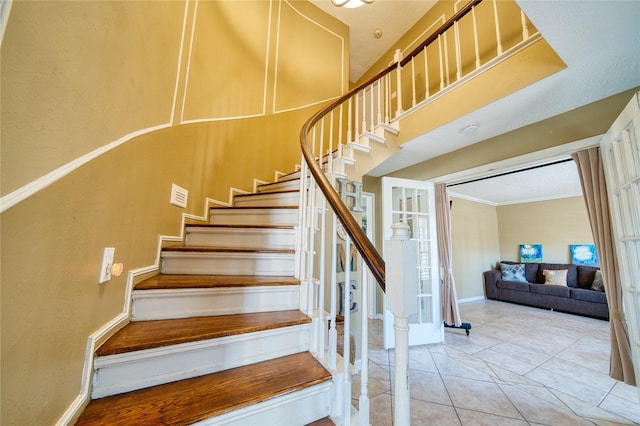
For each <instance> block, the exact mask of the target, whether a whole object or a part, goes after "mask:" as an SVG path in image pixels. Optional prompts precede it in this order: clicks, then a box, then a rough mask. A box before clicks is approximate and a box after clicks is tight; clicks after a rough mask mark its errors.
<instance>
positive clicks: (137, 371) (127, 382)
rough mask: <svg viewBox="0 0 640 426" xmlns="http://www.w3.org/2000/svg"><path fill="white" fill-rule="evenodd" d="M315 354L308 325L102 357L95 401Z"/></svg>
mask: <svg viewBox="0 0 640 426" xmlns="http://www.w3.org/2000/svg"><path fill="white" fill-rule="evenodd" d="M308 348H309V326H308V324H304V325H296V326H292V327H284V328H279V329H275V330H267V331H261V332H257V333H247V334H242V335H236V336H228V337H221V338H217V339H211V340H205V341H201V342H193V343H185V344H180V345H173V346H168V347H164V348H155V349H148V350H143V351H137V352H133V353H127V354H118V355H109V356H105V357H99V358H97V359H96V360H95V363H94V378H93V392H92V394H91V397H92V398H102V397H104V396H108V395H115V394H119V393H124V392H130V391H133V390H136V389H143V388H147V387H150V386H156V385H159V384H162V383H169V382H174V381H177V380H183V379H188V378H191V377H196V376H201V375H204V374H210V373H215V372H217V371H222V370H227V369H230V368H236V367H240V366H243V365H249V364H254V363H257V362H261V361H266V360H269V359H273V358H278V357H282V356H286V355H292V354H295V353H299V352H303V351H306V350H308Z"/></svg>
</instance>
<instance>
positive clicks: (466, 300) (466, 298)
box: [458, 296, 486, 304]
mask: <svg viewBox="0 0 640 426" xmlns="http://www.w3.org/2000/svg"><path fill="white" fill-rule="evenodd" d="M485 299H486V297H484V296H476V297H465V298H464V299H458V304H460V303H469V302H477V301H478V300H485Z"/></svg>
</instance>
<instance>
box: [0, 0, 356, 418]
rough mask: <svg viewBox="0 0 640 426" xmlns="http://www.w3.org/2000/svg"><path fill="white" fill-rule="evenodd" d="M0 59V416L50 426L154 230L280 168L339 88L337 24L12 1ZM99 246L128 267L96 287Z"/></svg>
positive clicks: (73, 390) (274, 4) (180, 8)
mask: <svg viewBox="0 0 640 426" xmlns="http://www.w3.org/2000/svg"><path fill="white" fill-rule="evenodd" d="M239 14H242V15H243V16H244V17H245V18H246V19H248V20H250V21H251V25H239V23H238V15H239ZM194 17H195V20H194ZM210 20H211V21H210ZM214 23H215V25H213V24H214ZM194 28H195V32H194V31H192V30H193V29H194ZM292 32H295V33H296V34H297V35H298V36H299V37H300V39H301V40H306V41H308V42H310V43H311V48H312V49H315V48H318V49H320V50H319V51H320V53H319V55H320V58H317V60H322V61H323V67H324V68H323V73H322V74H320V73H319V72H318V70H317V67H315V65H317V63H315V62H314V63H310V64H307V65H308V67H307V66H306V65H305V63H302V64H301V63H299V61H298V59H299V58H300V57H302V58H304V56H298V55H297V54H296V53H297V52H299V53H302V52H300V49H301V48H302V43H300V42H299V41H298V40H295V41H290V40H287V39H283V38H282V34H291V33H292ZM279 33H280V34H281V37H280V38H278V34H279ZM336 34H337V35H338V36H336ZM192 36H193V43H191V39H192ZM287 37H289V36H287ZM336 39H338V41H336ZM278 43H280V45H278ZM190 46H193V50H191V48H190ZM327 46H330V47H327ZM278 48H281V50H280V52H281V53H282V52H283V51H286V52H287V55H286V56H277V55H276V52H277V51H278ZM1 54H2V63H1V66H2V94H1V96H2V99H1V101H2V117H1V118H2V128H1V132H2V133H1V140H2V150H1V151H2V152H1V155H2V163H1V169H2V170H1V173H2V175H1V178H2V192H1V193H2V204H3V212H2V214H1V216H0V220H1V226H2V235H1V252H0V253H1V266H2V269H1V281H0V285H1V288H0V291H1V296H2V297H1V326H2V348H1V350H2V352H1V357H2V358H1V362H2V371H1V373H2V384H1V386H2V387H1V398H2V400H1V407H2V411H1V419H0V423H2V424H6V425H44V424H54V423H55V422H56V421H57V420H58V419H60V418H61V416H62V415H63V413H64V412H65V410H67V409H68V408H69V407H70V406H71V404H72V402H73V401H74V399H75V398H76V397H77V396H78V395H79V394H80V392H81V388H80V385H81V377H82V371H83V365H84V361H85V349H86V346H87V339H88V338H89V336H90V335H91V334H92V333H94V332H96V331H97V330H100V329H103V328H104V327H105V326H106V325H107V324H108V323H110V322H111V321H113V320H114V319H116V318H118V316H119V315H120V314H121V313H122V312H123V310H125V306H126V301H127V300H128V297H129V296H128V292H127V286H128V285H130V284H132V283H135V282H137V281H139V280H141V279H142V276H139V277H137V276H133V272H135V271H147V270H150V269H151V270H152V269H153V267H154V265H155V263H156V256H157V250H158V241H159V240H158V237H159V236H160V235H166V236H179V235H180V234H181V229H180V224H181V220H182V214H183V213H190V214H193V215H196V216H203V215H204V213H205V205H204V203H205V198H206V197H209V198H212V199H216V200H220V201H223V202H226V201H228V194H229V188H230V187H236V188H240V189H243V190H251V189H252V186H253V179H254V178H257V179H261V180H265V181H270V180H272V179H273V177H274V172H275V171H276V170H278V171H283V172H287V171H292V170H293V169H294V166H295V164H296V163H298V162H299V158H300V151H299V148H298V134H299V131H300V128H301V126H302V124H303V122H304V121H305V120H306V119H307V118H308V117H309V116H310V115H311V114H312V113H313V112H314V111H316V110H317V109H318V108H319V105H316V106H313V105H312V104H321V103H323V102H325V101H326V100H328V99H331V98H333V97H335V96H338V95H339V94H341V92H342V91H343V88H344V87H343V86H344V85H345V84H346V83H343V82H346V75H347V73H348V69H346V66H345V65H346V64H347V61H346V59H345V58H346V57H348V56H347V55H348V31H347V29H346V27H345V26H344V25H343V24H341V23H339V22H337V21H335V20H333V19H332V18H330V17H328V16H327V15H325V14H324V13H322V12H320V11H319V9H317V8H316V7H314V6H312V5H311V4H310V3H308V2H306V1H300V2H298V1H294V2H286V1H277V0H274V1H246V2H245V1H243V2H236V1H223V2H199V3H198V7H197V9H196V2H193V1H189V2H183V1H174V2H130V1H109V2H76V1H61V2H47V1H42V2H14V3H13V6H12V9H11V15H10V17H9V21H8V25H7V28H6V33H5V36H4V39H3V42H2V51H1ZM276 63H277V64H278V66H277V67H276ZM247 67H248V68H250V69H249V70H246V68H247ZM280 71H283V72H285V71H286V75H282V74H280ZM308 79H313V80H316V81H318V83H317V84H314V85H311V87H307V89H306V90H305V92H304V93H302V94H299V93H298V89H299V88H300V87H302V86H303V85H302V82H304V81H306V80H308ZM220 80H224V81H223V82H222V83H223V84H221V81H220ZM245 89H246V90H245ZM236 93H240V94H241V96H239V97H236V96H235V95H236ZM285 110H287V111H288V112H284V111H285ZM52 175H55V176H56V177H57V179H53V178H51V176H52ZM173 182H175V183H176V184H178V185H180V186H182V187H184V188H186V189H188V190H189V202H188V206H187V209H180V208H178V207H175V206H172V205H170V204H169V202H168V201H169V195H170V189H171V183H173ZM32 185H35V187H36V188H37V190H35V191H34V192H33V193H32V192H30V188H31V186H32ZM12 200H13V201H12ZM16 200H17V201H16ZM7 201H11V204H12V206H11V207H6V206H8V205H9V204H6V203H5V202H7ZM104 247H115V248H116V253H115V261H116V262H122V263H123V264H124V269H125V273H124V274H123V275H122V276H120V277H114V278H112V280H111V281H110V282H108V283H107V284H104V285H98V275H99V269H100V262H101V257H102V250H103V249H104ZM129 274H132V275H131V276H129Z"/></svg>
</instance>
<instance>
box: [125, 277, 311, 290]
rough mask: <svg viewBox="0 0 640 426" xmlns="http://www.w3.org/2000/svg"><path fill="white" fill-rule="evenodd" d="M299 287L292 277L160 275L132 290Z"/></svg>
mask: <svg viewBox="0 0 640 426" xmlns="http://www.w3.org/2000/svg"><path fill="white" fill-rule="evenodd" d="M281 285H300V280H299V279H297V278H294V277H291V276H289V277H271V276H260V275H172V274H160V275H156V276H154V277H151V278H148V279H146V280H144V281H142V282H140V283H138V284H136V286H135V287H134V290H168V289H184V288H217V287H263V286H281Z"/></svg>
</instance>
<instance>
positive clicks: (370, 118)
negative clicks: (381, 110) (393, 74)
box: [369, 82, 375, 133]
mask: <svg viewBox="0 0 640 426" xmlns="http://www.w3.org/2000/svg"><path fill="white" fill-rule="evenodd" d="M374 85H375V82H374V83H372V84H371V86H369V87H370V89H369V94H370V97H371V100H370V102H369V105H370V114H369V131H370V132H371V133H373V130H374V128H375V127H374V117H375V115H373V114H374V110H373V107H374V105H375V103H374V102H373V86H374Z"/></svg>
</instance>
